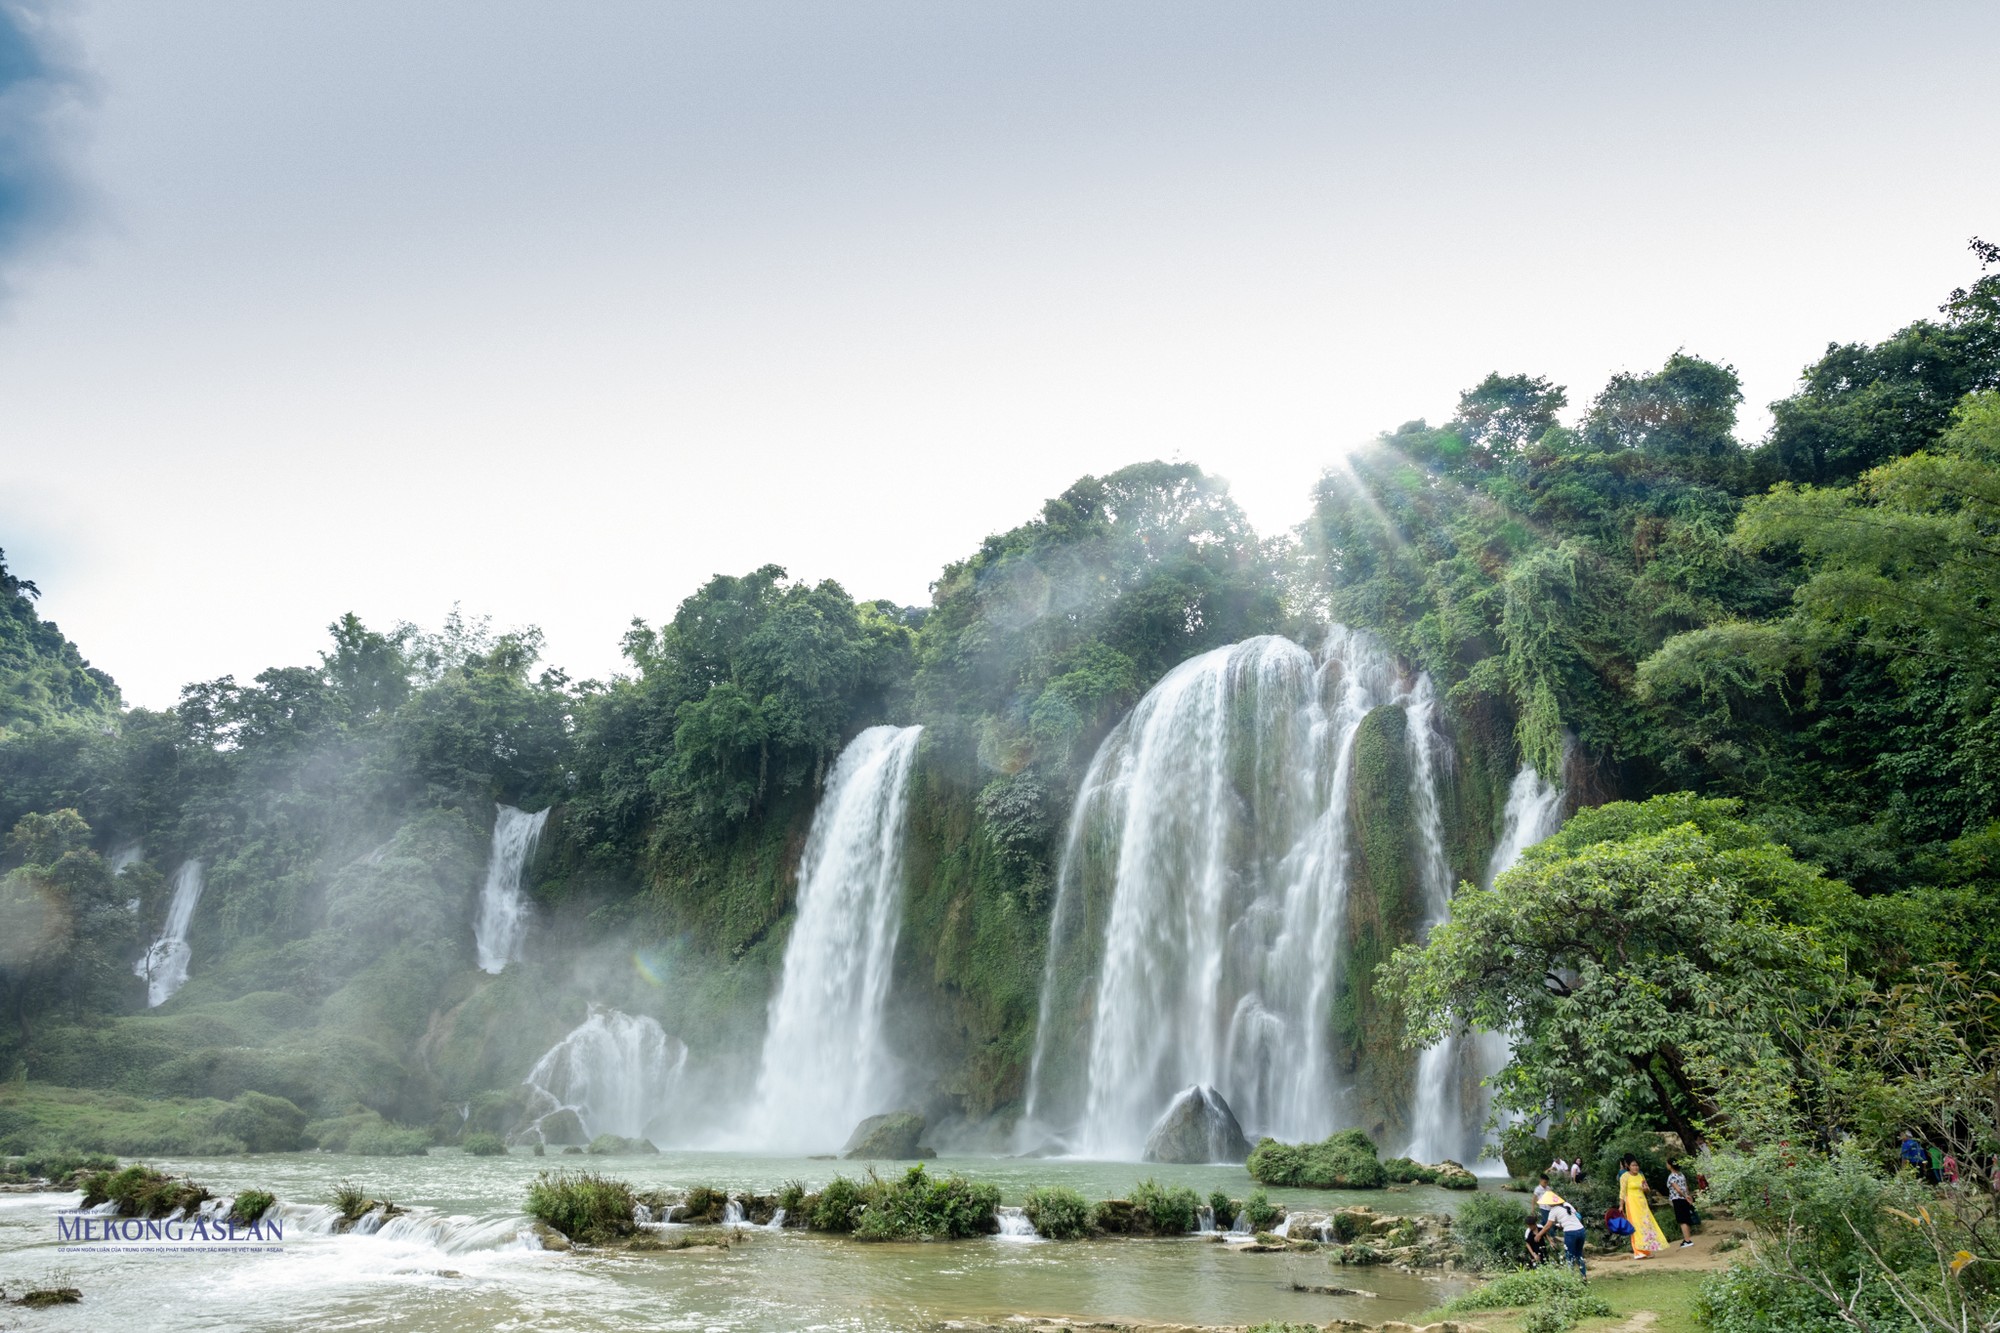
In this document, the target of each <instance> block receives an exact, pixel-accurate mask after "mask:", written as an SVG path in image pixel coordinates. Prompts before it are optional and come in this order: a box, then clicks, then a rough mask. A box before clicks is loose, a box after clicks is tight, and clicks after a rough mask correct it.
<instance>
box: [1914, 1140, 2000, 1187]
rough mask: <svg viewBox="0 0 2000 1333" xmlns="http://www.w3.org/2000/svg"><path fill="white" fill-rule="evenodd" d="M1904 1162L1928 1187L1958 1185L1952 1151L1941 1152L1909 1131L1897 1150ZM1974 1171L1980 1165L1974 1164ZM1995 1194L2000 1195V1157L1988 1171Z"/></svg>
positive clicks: (1955, 1161) (1956, 1166) (1957, 1171)
mask: <svg viewBox="0 0 2000 1333" xmlns="http://www.w3.org/2000/svg"><path fill="white" fill-rule="evenodd" d="M1897 1152H1898V1154H1899V1155H1900V1156H1901V1157H1902V1159H1903V1161H1904V1162H1906V1163H1908V1164H1909V1166H1910V1169H1911V1170H1913V1171H1915V1172H1916V1173H1917V1175H1918V1176H1919V1177H1921V1178H1922V1179H1923V1181H1924V1183H1925V1184H1927V1185H1956V1184H1958V1178H1959V1165H1958V1158H1957V1156H1956V1155H1955V1154H1953V1153H1952V1152H1951V1150H1950V1149H1944V1150H1940V1149H1939V1148H1938V1147H1937V1145H1935V1144H1926V1143H1924V1142H1923V1140H1921V1139H1919V1138H1918V1137H1917V1136H1916V1135H1915V1134H1914V1133H1912V1132H1911V1131H1909V1130H1907V1129H1906V1130H1904V1131H1903V1142H1902V1144H1901V1146H1900V1147H1899V1148H1898V1149H1897ZM1972 1170H1973V1172H1974V1173H1975V1175H1976V1173H1977V1172H1978V1170H1979V1163H1977V1162H1974V1163H1972ZM1987 1174H1988V1179H1989V1182H1990V1183H1991V1184H1992V1186H1993V1192H1994V1193H1995V1194H2000V1155H1996V1156H1995V1157H1994V1158H1993V1159H1992V1164H1991V1167H1990V1169H1989V1171H1988V1173H1987Z"/></svg>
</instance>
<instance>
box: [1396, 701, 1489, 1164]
mask: <svg viewBox="0 0 2000 1333" xmlns="http://www.w3.org/2000/svg"><path fill="white" fill-rule="evenodd" d="M1436 714H1437V702H1436V699H1435V697H1434V696H1433V694H1432V692H1431V684H1430V681H1429V680H1428V679H1425V680H1422V681H1419V682H1418V684H1417V688H1416V689H1415V690H1414V691H1413V692H1412V695H1411V699H1410V703H1409V747H1410V804H1411V809H1413V810H1414V811H1415V812H1416V816H1417V841H1418V844H1419V853H1418V866H1417V879H1418V882H1419V884H1420V885H1421V886H1422V889H1423V903H1424V917H1423V921H1422V922H1421V924H1420V925H1419V927H1418V932H1417V937H1418V939H1419V940H1420V941H1421V940H1423V939H1425V938H1427V937H1428V936H1429V935H1430V933H1431V931H1432V930H1433V929H1435V928H1436V927H1437V926H1439V925H1441V924H1442V923H1444V922H1445V921H1447V920H1449V919H1450V918H1451V890H1452V884H1451V863H1450V861H1449V860H1448V859H1447V858H1446V856H1445V851H1444V815H1443V811H1442V810H1441V808H1440V807H1439V804H1438V790H1437V769H1436V754H1435V745H1434V741H1433V732H1434V729H1435V727H1436ZM1467 1053H1468V1048H1467V1047H1466V1045H1465V1043H1464V1042H1462V1041H1461V1040H1460V1039H1459V1037H1458V1035H1457V1034H1456V1033H1447V1034H1446V1035H1445V1037H1444V1039H1443V1040H1442V1041H1439V1042H1436V1043H1435V1044H1433V1045H1430V1046H1427V1047H1425V1048H1424V1050H1423V1051H1422V1053H1421V1054H1419V1055H1418V1057H1417V1083H1416V1090H1415V1096H1414V1098H1413V1100H1412V1103H1411V1107H1410V1145H1409V1147H1408V1148H1407V1149H1406V1150H1405V1155H1406V1156H1409V1157H1412V1158H1414V1159H1416V1160H1417V1161H1419V1162H1438V1161H1443V1160H1444V1159H1445V1158H1447V1157H1449V1158H1451V1159H1452V1160H1454V1161H1465V1160H1468V1157H1470V1159H1472V1160H1476V1159H1477V1157H1478V1152H1477V1148H1478V1146H1479V1126H1478V1125H1477V1124H1467V1123H1466V1115H1465V1111H1466V1108H1465V1106H1464V1098H1463V1096H1462V1095H1461V1087H1462V1084H1463V1080H1464V1070H1465V1061H1466V1057H1467ZM1468 1143H1470V1145H1471V1146H1472V1148H1473V1149H1474V1151H1473V1152H1472V1153H1470V1154H1468V1153H1467V1152H1466V1148H1467V1144H1468Z"/></svg>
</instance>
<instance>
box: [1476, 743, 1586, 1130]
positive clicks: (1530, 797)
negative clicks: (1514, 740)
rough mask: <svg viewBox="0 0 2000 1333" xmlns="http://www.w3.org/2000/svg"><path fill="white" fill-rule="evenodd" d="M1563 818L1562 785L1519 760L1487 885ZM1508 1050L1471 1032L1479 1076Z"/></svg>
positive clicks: (1502, 1061) (1489, 1072) (1498, 1035)
mask: <svg viewBox="0 0 2000 1333" xmlns="http://www.w3.org/2000/svg"><path fill="white" fill-rule="evenodd" d="M1562 822H1563V789H1562V788H1561V787H1560V786H1558V785H1556V784H1554V783H1550V782H1544V781H1543V780H1542V775H1541V774H1539V773H1537V772H1536V771H1535V766H1534V765H1533V764H1522V765H1521V771H1520V772H1518V773H1516V774H1515V775H1514V782H1513V785H1512V786H1510V787H1509V788H1508V789H1507V813H1506V816H1505V818H1504V820H1503V822H1502V823H1501V826H1500V841H1499V843H1498V844H1496V845H1495V846H1494V848H1493V856H1492V859H1491V860H1489V861H1488V862H1487V863H1486V885H1487V887H1488V888H1491V887H1492V886H1493V882H1494V881H1495V880H1497V879H1499V878H1500V876H1502V875H1504V874H1506V873H1507V872H1508V871H1509V870H1512V869H1513V868H1514V866H1515V865H1516V864H1517V863H1518V862H1519V861H1520V859H1521V853H1523V852H1525V851H1527V850H1528V849H1529V848H1530V847H1533V846H1534V845H1535V844H1536V843H1538V842H1540V841H1541V840H1542V839H1544V838H1546V837H1548V836H1549V835H1550V834H1552V833H1554V832H1555V831H1556V830H1557V829H1559V828H1561V827H1562ZM1511 1054H1512V1052H1511V1051H1510V1050H1509V1049H1508V1046H1507V1035H1506V1034H1505V1033H1503V1032H1480V1033H1476V1034H1475V1035H1474V1036H1473V1055H1474V1059H1475V1060H1477V1062H1478V1065H1479V1073H1480V1076H1481V1077H1482V1078H1491V1077H1492V1076H1493V1075H1495V1074H1497V1073H1499V1072H1500V1071H1501V1070H1502V1069H1504V1068H1506V1065H1507V1061H1508V1059H1509V1058H1510V1057H1511ZM1481 1091H1482V1093H1483V1094H1484V1095H1482V1097H1481V1098H1480V1102H1481V1105H1480V1108H1479V1112H1480V1115H1479V1118H1480V1122H1481V1123H1482V1124H1483V1123H1484V1122H1485V1119H1486V1111H1487V1109H1488V1107H1490V1106H1491V1104H1492V1096H1491V1094H1490V1093H1485V1090H1484V1089H1481ZM1467 1165H1468V1166H1469V1165H1471V1163H1469V1162H1468V1163H1467Z"/></svg>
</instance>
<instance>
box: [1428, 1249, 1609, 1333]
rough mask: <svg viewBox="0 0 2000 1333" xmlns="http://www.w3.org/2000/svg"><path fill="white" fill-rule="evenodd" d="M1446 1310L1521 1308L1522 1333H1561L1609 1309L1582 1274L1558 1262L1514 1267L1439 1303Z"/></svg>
mask: <svg viewBox="0 0 2000 1333" xmlns="http://www.w3.org/2000/svg"><path fill="white" fill-rule="evenodd" d="M1440 1308H1441V1309H1443V1310H1444V1311H1445V1313H1447V1314H1470V1313H1473V1312H1475V1311H1480V1310H1511V1309H1525V1310H1526V1311H1527V1316H1526V1318H1524V1319H1523V1320H1522V1321H1521V1330H1522V1333H1565V1330H1567V1329H1569V1328H1571V1327H1573V1326H1574V1325H1575V1324H1576V1322H1577V1321H1578V1320H1579V1319H1595V1318H1600V1317H1602V1316H1605V1315H1609V1314H1610V1313H1611V1304H1610V1302H1608V1301H1606V1300H1605V1299H1604V1298H1603V1297H1602V1296H1599V1295H1598V1294H1597V1293H1596V1292H1594V1291H1592V1290H1591V1289H1590V1287H1589V1286H1588V1285H1587V1284H1586V1283H1585V1282H1584V1280H1583V1276H1582V1275H1581V1274H1580V1273H1578V1272H1577V1271H1576V1270H1575V1269H1574V1268H1568V1267H1565V1266H1564V1265H1562V1264H1543V1265H1542V1266H1541V1267H1540V1268H1517V1269H1515V1270H1513V1271H1512V1272H1509V1273H1503V1274H1501V1275H1500V1276H1499V1277H1496V1278H1494V1279H1493V1280H1492V1281H1491V1282H1488V1283H1485V1284H1484V1285H1482V1286H1477V1287H1474V1288H1473V1289H1472V1290H1471V1291H1468V1292H1464V1293H1462V1294H1461V1295H1458V1296H1454V1297H1453V1298H1452V1299H1451V1300H1449V1301H1446V1302H1445V1303H1444V1305H1443V1306H1441V1307H1440Z"/></svg>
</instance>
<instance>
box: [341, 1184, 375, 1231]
mask: <svg viewBox="0 0 2000 1333" xmlns="http://www.w3.org/2000/svg"><path fill="white" fill-rule="evenodd" d="M368 1204H369V1199H368V1192H367V1191H366V1190H364V1189H362V1188H361V1187H360V1186H359V1185H357V1184H355V1183H354V1182H353V1181H351V1180H343V1181H341V1182H340V1183H339V1184H338V1185H335V1186H334V1187H333V1206H334V1207H335V1208H337V1209H339V1210H340V1215H341V1216H342V1217H344V1218H346V1219H347V1220H348V1221H350V1222H352V1221H354V1220H355V1219H356V1218H358V1217H360V1216H361V1215H362V1214H363V1213H365V1212H367V1211H368Z"/></svg>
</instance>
